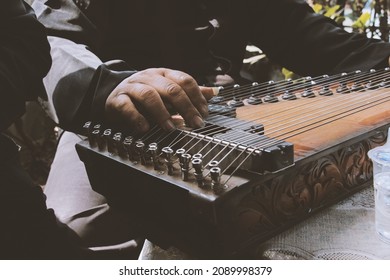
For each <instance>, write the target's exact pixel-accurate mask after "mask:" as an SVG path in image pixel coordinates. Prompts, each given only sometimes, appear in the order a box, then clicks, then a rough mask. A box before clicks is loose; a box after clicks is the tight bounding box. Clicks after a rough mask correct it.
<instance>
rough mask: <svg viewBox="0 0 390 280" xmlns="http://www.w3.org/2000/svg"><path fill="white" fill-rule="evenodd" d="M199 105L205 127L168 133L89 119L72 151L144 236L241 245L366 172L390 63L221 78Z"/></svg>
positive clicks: (387, 96) (198, 249)
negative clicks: (295, 75) (230, 80)
mask: <svg viewBox="0 0 390 280" xmlns="http://www.w3.org/2000/svg"><path fill="white" fill-rule="evenodd" d="M209 111H210V114H209V117H208V118H207V119H206V126H205V127H204V128H201V129H190V128H188V127H186V126H185V124H183V126H182V127H180V128H178V129H177V130H175V131H173V132H170V133H167V132H163V131H162V130H161V129H159V128H157V127H155V128H153V129H151V130H150V131H149V132H148V133H147V134H145V135H132V134H131V133H129V132H127V131H125V130H120V131H119V130H115V129H113V128H110V127H104V125H103V124H95V123H91V122H88V123H86V124H85V127H84V129H85V130H86V133H87V135H88V138H86V140H84V141H82V142H80V143H79V144H77V146H76V147H77V151H78V153H79V156H80V158H81V160H82V161H83V162H84V163H85V166H86V169H87V172H88V176H89V178H90V181H91V184H92V187H93V188H94V189H95V190H96V191H97V192H100V193H102V194H103V195H105V196H106V197H107V199H108V201H109V203H110V204H111V205H112V207H113V208H117V209H119V210H120V211H122V212H123V213H125V215H127V216H128V218H129V220H131V221H132V223H135V224H137V227H138V228H139V230H140V234H143V235H144V236H146V237H147V238H148V239H149V240H151V241H152V242H154V243H156V244H157V245H160V246H161V247H162V248H166V247H168V246H175V247H177V248H179V249H181V250H182V251H184V252H187V253H189V254H191V255H193V256H194V257H198V258H233V257H240V256H242V257H250V254H251V252H253V251H254V250H255V249H256V246H257V245H259V244H260V243H261V242H263V241H265V240H266V239H267V238H270V237H272V236H274V235H275V234H277V233H278V232H280V231H281V230H283V229H286V228H287V227H289V226H291V225H293V224H295V223H297V222H298V221H301V220H302V219H304V218H306V217H308V216H309V215H311V214H312V213H314V212H316V211H317V210H319V209H322V208H324V207H326V206H328V205H330V204H332V203H335V202H336V201H338V200H340V199H342V198H345V197H346V196H348V195H350V194H352V193H354V192H356V191H357V190H360V189H361V188H363V187H365V186H368V185H370V184H371V178H372V164H371V162H370V160H369V159H368V157H367V151H368V150H369V149H371V148H373V147H375V146H378V145H381V144H383V143H384V141H385V138H386V133H387V128H388V126H389V125H390V70H389V69H388V68H386V69H381V70H370V71H367V72H362V71H356V72H353V73H342V74H339V75H334V76H327V75H324V76H319V77H315V78H311V77H304V78H300V79H297V80H286V81H279V82H273V81H270V82H267V83H253V84H251V85H247V86H239V85H234V86H230V87H225V88H220V91H219V94H218V95H217V96H215V97H213V98H212V99H211V100H210V102H209ZM335 219H337V217H335ZM318 234H321V233H318Z"/></svg>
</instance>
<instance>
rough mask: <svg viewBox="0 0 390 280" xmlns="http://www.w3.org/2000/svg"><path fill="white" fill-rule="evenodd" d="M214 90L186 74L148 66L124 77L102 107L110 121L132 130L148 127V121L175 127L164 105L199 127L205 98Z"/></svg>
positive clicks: (168, 127) (204, 113)
mask: <svg viewBox="0 0 390 280" xmlns="http://www.w3.org/2000/svg"><path fill="white" fill-rule="evenodd" d="M214 94H215V90H214V89H213V88H209V87H199V86H198V85H197V83H196V81H195V80H194V79H193V78H192V77H191V76H190V75H188V74H186V73H184V72H181V71H176V70H171V69H166V68H151V69H146V70H143V71H140V72H137V73H135V74H133V75H132V76H130V77H128V78H126V79H124V80H123V81H122V82H121V83H120V84H119V85H118V86H117V87H116V88H115V89H114V90H113V91H112V92H111V94H110V95H109V96H108V98H107V101H106V104H105V111H106V117H107V118H108V119H109V120H110V121H114V122H120V123H125V124H127V125H130V126H131V127H132V128H133V129H135V130H136V131H138V132H140V133H143V132H146V131H148V130H149V128H150V121H153V122H155V123H157V124H158V125H159V126H160V127H161V128H163V129H164V130H166V131H170V130H173V129H175V125H174V123H173V121H172V118H171V115H170V113H169V111H168V108H169V107H171V108H172V109H173V110H175V111H177V112H178V113H179V114H180V115H181V116H182V117H183V119H184V120H185V122H186V124H187V125H189V126H191V127H193V128H199V127H203V126H204V122H203V118H204V117H207V115H208V106H207V100H208V99H210V98H211V97H213V96H214Z"/></svg>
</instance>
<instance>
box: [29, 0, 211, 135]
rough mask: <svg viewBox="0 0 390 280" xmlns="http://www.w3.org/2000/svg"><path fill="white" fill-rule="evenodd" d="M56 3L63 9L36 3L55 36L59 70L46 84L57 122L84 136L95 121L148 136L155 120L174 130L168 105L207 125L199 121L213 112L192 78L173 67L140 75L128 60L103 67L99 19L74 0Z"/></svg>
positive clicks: (52, 38)
mask: <svg viewBox="0 0 390 280" xmlns="http://www.w3.org/2000/svg"><path fill="white" fill-rule="evenodd" d="M54 2H56V5H57V6H56V7H55V8H51V7H49V6H46V5H43V4H42V3H41V2H40V1H35V2H34V8H35V9H36V11H37V13H38V17H39V19H40V21H41V22H42V23H44V24H45V26H46V27H47V29H48V32H49V35H51V36H50V44H51V47H52V52H51V54H52V58H53V67H52V68H51V70H50V72H49V74H48V76H47V77H46V79H45V86H46V89H47V91H48V95H49V103H50V102H52V104H53V105H54V108H53V107H52V110H51V111H52V112H55V113H56V116H55V117H54V119H55V120H57V121H58V122H59V124H60V125H61V126H62V127H63V128H65V129H67V130H71V131H75V132H80V129H81V127H82V124H83V123H84V122H85V121H87V120H94V121H97V122H107V121H114V122H116V123H117V122H122V123H125V124H126V125H128V126H130V127H132V128H134V129H137V130H139V131H141V132H144V131H146V130H147V129H148V128H149V127H150V119H151V121H153V122H156V123H158V124H159V125H160V126H161V127H163V128H166V129H172V128H173V126H172V122H171V120H170V115H169V113H168V110H167V109H166V107H165V104H164V102H168V103H170V104H171V105H172V106H173V107H174V108H175V109H176V110H177V111H178V112H180V113H182V115H183V117H184V118H185V119H186V121H187V123H189V124H194V126H199V124H200V125H201V124H202V123H201V122H199V118H201V117H202V116H204V115H206V114H207V109H206V108H205V107H206V106H207V104H206V100H205V99H204V98H203V96H202V94H201V89H200V88H199V87H198V85H197V84H196V83H195V81H194V80H193V79H192V78H191V77H189V75H186V74H184V73H181V74H178V73H177V71H173V70H169V69H165V70H158V69H152V70H146V71H140V72H138V73H136V71H133V70H131V68H130V67H129V66H127V64H126V63H125V62H123V61H109V62H105V63H103V61H102V60H101V59H100V58H99V57H98V56H97V55H95V54H94V53H95V52H96V49H98V48H99V46H98V42H99V40H98V38H99V36H100V35H99V32H98V30H100V29H102V28H103V27H102V25H100V24H99V21H96V22H95V21H94V22H95V23H92V22H91V21H89V20H88V18H86V16H85V14H83V13H80V10H79V9H78V7H77V6H76V5H75V4H74V3H73V2H72V1H60V0H58V1H54ZM104 3H108V2H104ZM104 3H103V5H104ZM105 8H106V10H107V7H100V8H97V10H99V11H100V12H101V11H102V10H103V11H104V10H105ZM105 16H106V15H104V14H102V15H101V17H102V18H105ZM98 26H100V28H98ZM136 39H137V38H135V40H136ZM64 62H66V64H64ZM144 73H147V74H146V75H144ZM133 76H134V77H133ZM151 76H153V77H155V79H151V78H150V77H151ZM156 81H158V82H156ZM205 91H207V90H206V89H205ZM209 92H210V91H209ZM173 96H176V97H178V98H173ZM150 104H153V106H150ZM141 112H142V113H141ZM197 117H199V118H197Z"/></svg>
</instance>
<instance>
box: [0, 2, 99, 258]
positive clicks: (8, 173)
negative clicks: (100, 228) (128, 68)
mask: <svg viewBox="0 0 390 280" xmlns="http://www.w3.org/2000/svg"><path fill="white" fill-rule="evenodd" d="M0 36H1V38H2V39H1V40H0V95H1V102H0V191H1V198H2V199H1V203H0V217H1V218H0V220H1V224H2V227H1V233H0V248H1V249H0V258H1V259H31V258H32V259H49V258H50V259H53V258H60V259H62V258H85V257H86V256H88V257H91V256H92V255H90V253H88V251H87V250H86V249H83V248H81V247H80V246H79V243H78V241H77V238H73V237H71V236H72V233H71V231H69V232H68V231H67V230H66V227H65V226H64V225H61V226H60V224H58V223H57V221H56V217H55V215H54V213H53V211H52V210H48V209H47V207H46V203H45V197H44V194H43V192H42V188H41V187H40V186H36V185H34V183H33V182H32V180H31V178H30V177H29V175H27V173H26V172H25V171H24V170H23V169H22V167H21V165H20V162H19V158H18V147H17V145H16V144H15V142H13V140H12V139H11V138H9V137H8V136H6V135H5V134H3V132H4V131H5V130H6V129H7V128H8V127H9V126H10V125H11V124H12V123H13V122H14V121H15V120H16V119H17V118H19V117H20V116H21V115H22V114H23V113H24V111H25V101H27V100H34V99H36V98H37V97H38V96H42V97H44V96H45V95H46V93H45V90H44V87H43V84H42V78H43V77H44V76H45V75H46V73H47V72H48V71H49V68H50V64H51V58H50V46H49V43H48V41H47V38H46V33H45V29H44V27H43V26H42V25H41V24H40V23H39V22H38V20H37V19H36V17H35V15H34V13H33V10H32V9H31V7H30V6H28V5H27V4H25V3H23V1H21V0H4V1H2V8H1V10H0ZM73 235H74V234H73Z"/></svg>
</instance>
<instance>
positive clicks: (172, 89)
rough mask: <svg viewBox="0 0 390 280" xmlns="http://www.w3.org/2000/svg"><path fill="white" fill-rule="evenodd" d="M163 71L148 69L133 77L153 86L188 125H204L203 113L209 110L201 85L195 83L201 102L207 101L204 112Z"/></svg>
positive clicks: (205, 113) (196, 126) (195, 126)
mask: <svg viewBox="0 0 390 280" xmlns="http://www.w3.org/2000/svg"><path fill="white" fill-rule="evenodd" d="M163 71H164V70H161V69H152V70H150V71H148V70H146V71H144V72H143V73H142V74H138V75H137V77H133V76H132V77H131V79H135V78H136V79H137V81H138V82H142V83H144V85H145V86H146V85H150V86H152V87H153V88H154V89H155V90H156V92H157V93H158V94H159V95H160V96H161V98H162V99H163V100H164V102H166V103H169V104H170V105H171V106H172V108H173V109H174V110H175V111H177V112H178V113H179V114H180V115H181V116H183V118H184V119H185V122H186V124H187V125H189V126H191V127H194V128H199V127H203V126H204V122H203V119H202V114H203V115H205V116H207V113H208V110H207V102H206V99H205V98H204V97H203V96H202V94H201V93H200V89H199V87H198V86H197V85H196V84H195V86H196V87H195V91H197V94H198V95H199V96H201V99H200V100H201V102H205V104H206V109H204V108H202V109H201V110H202V113H200V112H199V111H198V109H197V108H196V107H195V105H194V104H193V103H192V102H191V100H190V98H189V96H188V95H187V93H186V92H185V91H184V89H183V88H182V87H181V86H180V85H179V84H177V83H176V82H175V81H173V80H171V79H169V78H167V77H164V76H163V75H162V74H163V73H164V72H163ZM189 77H190V76H189ZM191 79H192V78H191ZM202 99H203V100H202Z"/></svg>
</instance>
